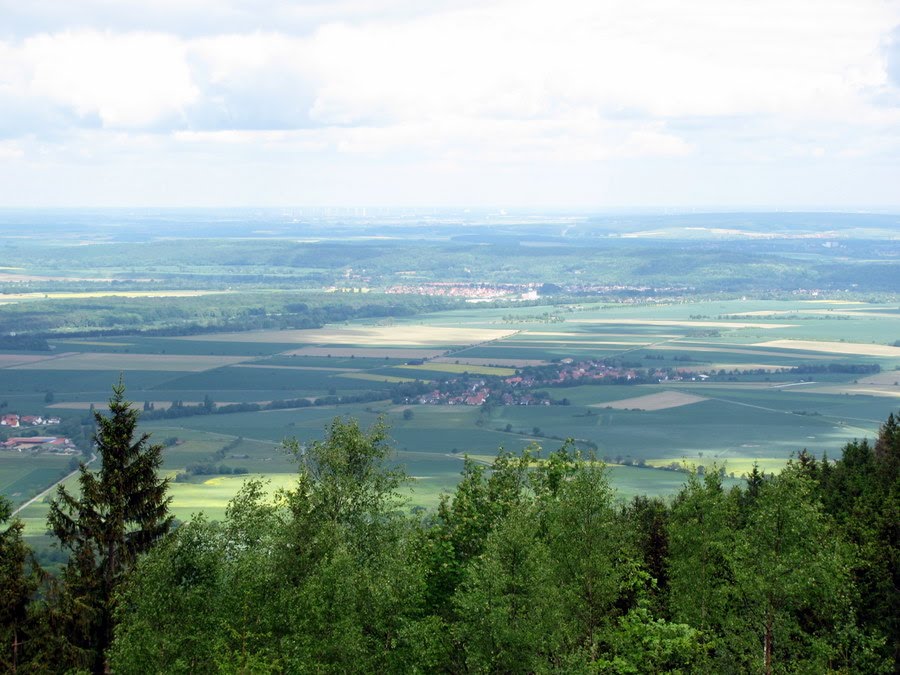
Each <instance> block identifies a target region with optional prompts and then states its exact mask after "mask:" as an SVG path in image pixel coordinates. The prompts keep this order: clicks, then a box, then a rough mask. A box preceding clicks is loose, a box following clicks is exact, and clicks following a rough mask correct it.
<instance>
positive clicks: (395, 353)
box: [282, 347, 444, 359]
mask: <svg viewBox="0 0 900 675" xmlns="http://www.w3.org/2000/svg"><path fill="white" fill-rule="evenodd" d="M282 354H283V355H284V356H328V355H329V354H330V355H331V356H334V357H339V356H357V357H359V358H370V359H430V358H433V357H435V356H442V355H443V354H444V350H443V349H401V348H397V349H390V348H387V347H386V348H377V347H301V348H300V349H292V350H290V351H287V352H282Z"/></svg>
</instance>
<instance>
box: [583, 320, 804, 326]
mask: <svg viewBox="0 0 900 675" xmlns="http://www.w3.org/2000/svg"><path fill="white" fill-rule="evenodd" d="M578 323H600V324H603V323H617V324H623V325H626V326H679V327H681V328H795V326H793V325H791V324H786V323H744V322H738V321H677V320H674V319H579V320H578Z"/></svg>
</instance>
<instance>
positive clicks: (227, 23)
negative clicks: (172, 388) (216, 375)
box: [0, 0, 900, 201]
mask: <svg viewBox="0 0 900 675" xmlns="http://www.w3.org/2000/svg"><path fill="white" fill-rule="evenodd" d="M2 3H3V0H0V5H2ZM44 6H45V5H44V3H40V2H36V4H34V5H28V7H25V6H22V7H19V8H13V7H11V8H10V15H11V16H12V15H14V16H16V17H26V16H27V17H28V19H29V21H33V22H36V23H37V24H40V19H41V16H42V15H41V13H40V8H41V7H44ZM81 7H82V8H83V9H85V11H84V12H82V14H83V16H78V14H79V13H78V12H74V11H72V10H71V9H70V10H66V12H68V13H66V12H62V13H59V14H55V15H53V16H52V17H50V16H49V15H47V16H45V17H44V21H45V24H46V25H45V27H44V28H41V29H40V30H39V31H32V32H30V33H28V32H27V31H25V29H24V28H17V29H16V31H17V32H16V35H17V37H15V38H8V39H7V40H6V41H5V42H4V41H0V138H8V139H12V141H15V140H16V139H27V140H25V141H23V142H22V143H20V144H19V145H15V146H12V145H11V146H9V147H15V148H18V150H19V151H21V153H22V154H15V155H11V154H10V152H11V151H9V150H7V156H6V158H7V159H9V160H10V161H13V162H25V161H29V158H30V157H35V156H42V157H45V158H49V159H48V161H58V162H60V163H71V162H76V161H80V160H79V159H78V158H82V159H83V160H84V161H91V162H106V163H108V164H109V166H118V164H117V163H120V162H124V161H125V159H126V158H127V160H128V161H138V162H139V161H141V158H142V157H146V158H148V159H147V161H148V162H149V161H150V159H149V158H150V157H151V156H152V158H153V159H152V163H153V165H154V166H159V167H161V168H160V171H162V170H163V169H162V167H163V166H165V165H166V163H167V162H168V163H169V164H170V165H172V164H174V163H177V162H181V161H183V159H184V157H185V156H186V155H190V156H191V157H192V158H193V160H192V161H196V162H198V164H197V166H198V167H200V166H203V165H204V162H205V166H207V167H208V168H210V170H212V167H215V168H216V169H217V170H218V169H221V166H220V165H221V163H222V162H225V163H227V162H252V163H254V165H256V166H258V167H266V166H268V167H269V168H268V169H263V170H262V171H263V173H265V171H269V172H270V174H268V175H270V177H272V179H273V180H278V178H277V176H278V175H282V174H286V173H287V171H286V167H290V166H291V162H295V163H297V164H298V166H299V165H302V166H306V167H314V168H311V169H310V170H311V171H313V172H315V171H316V170H317V169H316V168H315V167H317V168H318V171H319V174H320V175H321V176H325V175H330V174H329V173H328V172H327V171H325V170H324V168H325V166H326V165H327V164H328V163H329V162H330V163H331V164H332V165H335V166H341V167H343V169H344V170H349V167H350V166H353V167H357V168H358V170H359V171H379V170H384V171H387V172H391V171H393V172H395V174H396V175H399V169H398V168H397V167H399V166H403V167H406V168H408V169H409V170H410V171H416V170H418V171H425V172H426V173H427V171H428V170H430V169H428V167H431V168H435V167H438V168H437V169H435V170H436V171H437V172H438V173H437V174H435V175H438V174H440V175H446V172H447V171H448V170H449V171H451V172H453V171H457V170H459V171H460V172H462V171H469V172H471V173H472V174H473V175H476V174H478V173H479V172H482V171H488V170H489V171H491V172H493V174H492V175H495V174H496V173H497V172H498V171H500V170H506V169H508V170H509V171H510V172H511V173H515V174H517V175H519V174H527V173H529V172H530V175H533V176H539V175H543V174H542V172H545V171H547V170H553V171H559V172H563V171H571V172H575V173H577V172H579V171H584V172H587V171H588V170H589V169H588V167H592V166H594V165H599V164H604V163H606V164H609V165H610V167H612V168H611V169H609V170H610V171H612V172H613V173H615V167H616V166H618V164H617V163H635V165H638V164H639V165H641V166H644V167H646V173H647V175H648V176H654V177H658V178H659V179H660V180H666V179H667V176H666V174H665V171H677V172H678V174H679V175H678V181H672V183H673V184H675V183H676V182H683V181H684V180H686V178H685V177H687V176H695V177H696V178H695V180H696V182H697V185H698V186H701V187H698V189H707V187H706V186H710V187H709V188H708V189H710V190H711V189H712V187H711V186H713V185H715V184H716V181H714V180H711V177H713V176H714V174H715V173H716V172H718V171H720V170H721V166H723V165H724V164H728V163H732V164H741V163H748V162H749V163H754V162H760V163H766V164H767V165H768V166H771V165H772V164H773V163H777V162H781V161H784V162H808V163H809V165H810V166H812V165H813V164H815V166H818V167H822V166H827V167H830V168H831V169H833V170H834V172H835V175H836V174H837V173H839V168H840V166H841V165H840V164H839V163H840V162H842V161H851V160H852V161H854V162H857V161H863V160H865V159H866V158H871V159H872V161H873V162H874V161H876V160H877V161H878V162H880V166H881V167H882V168H881V169H879V171H884V169H883V167H884V166H885V165H886V163H890V162H893V163H894V164H897V163H900V148H898V144H897V138H898V137H900V85H898V82H900V80H898V79H897V75H896V73H897V72H900V70H898V68H897V63H898V62H900V61H898V59H897V57H896V54H897V51H896V44H897V43H898V39H897V35H898V33H897V29H895V28H893V27H894V26H896V25H897V24H900V3H898V2H897V1H896V0H890V1H886V2H885V1H881V0H792V1H791V2H789V3H785V2H784V1H783V0H756V1H755V2H752V3H749V2H722V1H721V0H684V1H683V2H679V3H673V2H671V0H629V1H627V2H625V1H622V0H554V1H553V2H551V1H550V0H485V1H482V2H465V3H462V2H451V1H447V2H443V1H441V2H437V3H425V2H416V1H414V0H376V1H375V2H370V1H363V0H342V1H341V2H324V1H321V2H320V1H315V2H302V3H279V2H264V3H262V4H261V5H260V4H258V3H252V2H249V0H228V1H226V2H221V3H218V2H212V0H183V2H175V0H164V2H162V3H160V4H157V5H156V6H155V9H154V12H153V13H152V14H153V16H151V13H147V12H144V13H143V14H141V13H140V12H138V13H137V14H134V16H133V17H131V18H129V17H128V16H126V14H127V13H126V12H125V11H124V9H122V7H126V8H135V7H137V8H138V9H140V3H137V4H135V3H133V2H125V3H124V4H122V3H110V2H109V1H108V0H91V1H90V2H87V1H86V2H85V3H83V4H81ZM92 8H93V9H92ZM142 11H143V10H142ZM91 12H93V15H92V14H91ZM135 17H136V18H135ZM204 17H208V18H207V19H204ZM167 18H168V21H169V23H170V24H171V26H170V27H167V25H166V19H167ZM23 21H24V19H23ZM22 25H23V26H25V25H26V23H23V24H22ZM75 25H79V26H82V27H81V28H77V29H76V28H73V27H72V26H75ZM91 26H94V27H91ZM892 30H893V33H892ZM23 32H24V33H23ZM0 34H4V35H9V33H0ZM0 147H5V146H0ZM23 148H24V150H23ZM38 148H40V151H38ZM0 152H2V150H0ZM482 165H484V166H486V167H489V169H485V168H483V166H482ZM676 166H677V167H678V168H677V169H675V168H673V167H676ZM378 167H382V168H380V169H379V168H378ZM411 167H412V168H411ZM423 167H425V168H424V169H423ZM448 167H451V168H450V169H448ZM548 167H551V168H550V169H548ZM553 167H555V168H553ZM663 167H665V168H663ZM591 170H593V169H591ZM279 172H280V173H279ZM442 172H443V173H442ZM657 172H662V173H657ZM197 174H198V177H197V180H198V181H201V180H203V177H202V171H199V170H198V171H197ZM423 175H424V174H423ZM560 175H561V174H560ZM567 175H568V174H567ZM572 175H574V174H572ZM572 175H569V180H570V182H571V183H572V184H574V185H582V186H583V189H585V190H587V189H588V187H587V186H589V185H591V181H589V180H587V179H585V180H584V181H579V180H572ZM585 175H587V174H585ZM829 175H831V174H829ZM879 175H883V174H879ZM474 183H477V181H474ZM474 183H473V184H474ZM468 185H469V187H467V189H468V190H473V189H474V188H473V187H472V184H468ZM485 189H486V188H485ZM884 190H885V194H887V192H888V190H887V188H886V187H885V188H884ZM560 194H561V195H562V194H568V192H563V191H561V192H560ZM461 199H462V200H463V201H464V200H465V199H464V196H463V197H461Z"/></svg>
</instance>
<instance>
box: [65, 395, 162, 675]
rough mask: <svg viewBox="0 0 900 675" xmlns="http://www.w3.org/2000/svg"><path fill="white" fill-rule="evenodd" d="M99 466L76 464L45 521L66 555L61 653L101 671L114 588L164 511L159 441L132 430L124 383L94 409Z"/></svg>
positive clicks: (134, 417)
mask: <svg viewBox="0 0 900 675" xmlns="http://www.w3.org/2000/svg"><path fill="white" fill-rule="evenodd" d="M94 418H95V420H96V423H97V431H96V434H95V436H94V441H95V443H96V449H95V451H96V453H97V454H98V455H99V457H100V459H101V466H100V470H99V472H97V473H93V472H91V471H90V470H89V469H88V468H87V466H86V465H84V464H82V465H81V475H80V476H79V479H78V481H79V487H80V495H73V494H71V493H70V492H69V491H68V490H66V488H65V487H64V486H62V485H60V486H59V488H58V489H57V496H56V499H54V500H53V502H52V503H51V505H50V514H49V516H48V523H49V526H50V528H51V529H52V531H53V533H54V534H55V535H56V537H57V538H58V539H59V540H60V544H61V545H62V547H63V548H66V549H68V550H69V551H70V553H71V556H70V560H69V563H68V566H67V568H66V570H65V575H64V580H65V587H64V589H63V593H62V599H61V602H62V603H63V604H64V605H66V606H67V607H68V608H69V609H70V611H67V612H66V613H65V615H66V621H65V625H64V626H63V633H64V635H63V636H62V637H63V638H64V639H65V640H66V641H67V642H68V645H67V647H68V648H67V649H66V650H65V651H66V653H69V654H77V655H78V658H77V661H80V662H81V663H80V664H77V665H81V666H87V667H90V668H92V669H93V670H94V671H95V672H103V670H104V668H105V652H106V649H107V647H108V646H109V644H110V642H111V641H112V634H113V623H114V622H113V608H114V603H115V591H116V589H117V588H118V586H119V585H120V583H121V582H122V580H123V578H124V576H125V574H126V573H127V572H128V571H129V570H130V569H131V567H132V566H133V565H134V562H135V560H136V558H137V556H138V555H139V554H141V553H143V552H145V551H147V550H148V549H149V548H150V547H151V546H152V545H153V544H154V542H156V541H157V540H158V539H159V538H160V537H162V536H163V535H164V534H165V533H166V532H168V530H169V528H170V526H171V523H172V516H171V515H170V514H169V509H168V507H169V502H170V501H171V499H170V498H167V497H166V490H167V487H168V479H161V478H159V477H158V476H157V470H158V469H159V467H160V464H161V463H162V446H161V445H149V444H148V439H149V434H137V433H136V427H137V422H138V412H137V411H136V410H134V409H133V408H132V407H131V403H130V402H129V401H126V400H125V385H124V384H123V382H122V381H121V380H120V381H119V383H118V384H117V385H115V386H114V387H113V395H112V398H110V400H109V415H108V416H105V415H102V414H100V413H98V412H95V413H94Z"/></svg>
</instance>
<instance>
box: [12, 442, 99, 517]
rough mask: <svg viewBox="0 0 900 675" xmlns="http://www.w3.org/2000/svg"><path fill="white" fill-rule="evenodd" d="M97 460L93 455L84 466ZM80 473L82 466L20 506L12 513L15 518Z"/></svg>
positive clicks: (92, 454)
mask: <svg viewBox="0 0 900 675" xmlns="http://www.w3.org/2000/svg"><path fill="white" fill-rule="evenodd" d="M95 459H97V455H95V454H94V453H91V458H90V459H89V460H88V461H86V462H85V463H84V465H85V466H87V465H88V464H90V463H91V462H93V461H94V460H95ZM79 471H81V467H80V466H79V467H78V468H77V469H75V470H74V471H72V472H70V473H67V474H66V475H65V476H63V477H62V478H60V479H59V480H58V481H56V482H55V483H54V484H53V485H51V486H50V487H48V488H47V489H46V490H44V491H43V492H41V493H39V494H37V495H36V496H34V497H32V498H31V499H29V500H28V501H27V502H25V503H24V504H22V506H20V507H19V508H17V509H15V510H14V511H13V512H12V515H13V516H15V515H16V514H17V513H19V511H23V510H25V509H26V508H28V507H29V506H31V505H32V504H34V503H35V502H36V501H38V500H39V499H43V498H44V497H46V496H47V493H48V492H50V490H52V489H53V488H55V487H56V486H57V485H59V484H60V483H64V482H65V481H67V480H69V479H70V478H71V477H72V476H74V475H75V474H76V473H78V472H79Z"/></svg>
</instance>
